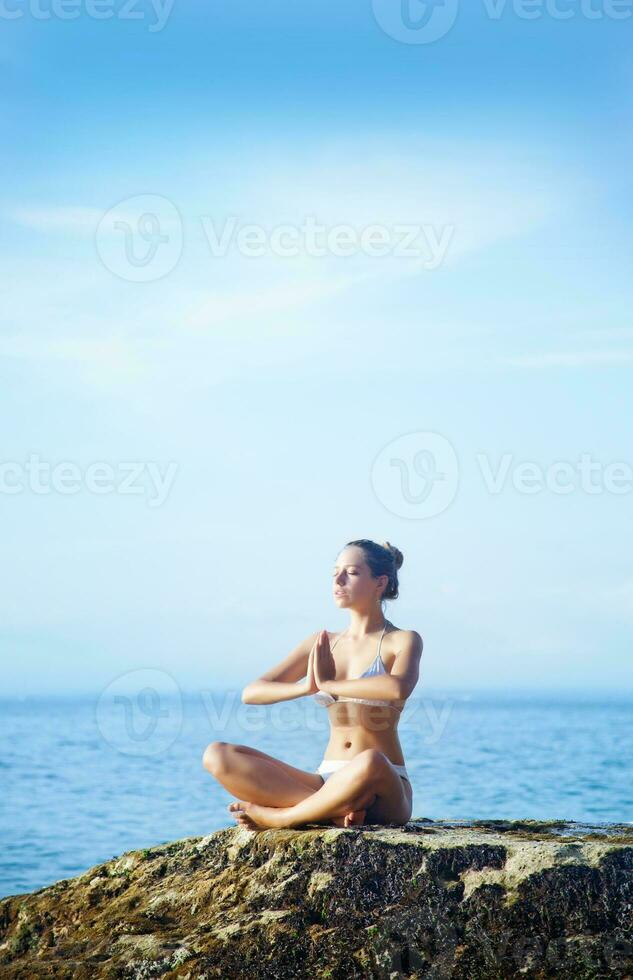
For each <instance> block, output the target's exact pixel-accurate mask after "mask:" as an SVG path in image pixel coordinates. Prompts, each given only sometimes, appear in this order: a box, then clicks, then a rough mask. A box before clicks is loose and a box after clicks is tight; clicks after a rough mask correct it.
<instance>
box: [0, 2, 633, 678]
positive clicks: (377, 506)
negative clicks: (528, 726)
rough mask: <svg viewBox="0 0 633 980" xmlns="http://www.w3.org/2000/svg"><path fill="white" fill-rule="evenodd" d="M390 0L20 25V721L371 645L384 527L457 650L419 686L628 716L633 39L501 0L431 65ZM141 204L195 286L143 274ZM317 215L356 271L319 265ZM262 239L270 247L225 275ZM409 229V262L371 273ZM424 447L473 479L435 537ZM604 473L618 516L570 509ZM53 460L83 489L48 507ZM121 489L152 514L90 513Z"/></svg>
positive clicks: (8, 385) (16, 28) (423, 616)
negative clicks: (373, 591) (37, 473)
mask: <svg viewBox="0 0 633 980" xmlns="http://www.w3.org/2000/svg"><path fill="white" fill-rule="evenodd" d="M58 2H59V0H58ZM378 3H379V0H375V3H374V6H373V8H372V4H371V3H370V2H364V3H358V2H351V3H348V4H345V5H340V4H334V3H329V2H325V3H319V4H303V5H301V6H300V7H299V5H295V4H290V3H287V2H281V0H279V2H269V3H268V4H265V5H262V4H258V3H254V2H242V3H235V4H232V5H231V6H230V9H229V7H228V5H226V6H219V5H208V4H201V3H192V2H182V0H175V2H174V4H173V7H172V8H171V9H170V11H169V12H168V15H167V17H166V20H165V23H164V25H163V26H162V29H160V30H153V29H151V28H152V26H153V25H155V24H156V20H157V18H156V12H155V11H156V8H152V6H151V4H150V3H149V2H148V0H147V2H145V3H144V4H142V3H140V2H139V3H137V4H136V5H135V7H134V8H132V9H133V10H134V11H135V12H137V13H140V14H141V16H140V17H137V18H135V19H126V18H124V17H123V15H122V7H123V4H122V3H118V4H117V3H115V0H112V4H111V7H112V9H113V16H112V17H111V18H110V19H103V20H97V19H95V18H94V17H93V16H90V15H89V13H88V10H89V9H90V8H89V6H87V4H86V2H83V0H82V2H81V3H77V9H78V10H79V16H78V17H77V18H76V19H74V20H63V19H61V18H60V17H59V16H57V15H55V14H54V13H52V14H51V16H50V17H46V16H45V13H46V11H51V10H53V11H54V10H58V9H59V7H55V5H54V4H53V3H52V2H50V3H48V4H47V3H46V2H45V0H39V4H40V5H39V6H36V4H35V0H25V2H23V3H19V2H18V0H13V2H12V3H9V2H8V0H5V4H4V6H3V8H2V10H3V11H6V10H10V11H18V12H19V13H20V16H14V17H12V18H8V17H6V16H4V15H3V16H2V17H0V64H1V65H2V73H3V85H2V95H0V100H1V101H0V106H1V110H0V111H1V113H2V123H3V135H4V139H3V152H2V172H3V180H2V185H1V190H0V222H1V227H2V231H3V235H2V244H1V245H0V248H1V260H2V270H3V279H4V285H3V290H2V293H3V304H2V313H1V334H0V357H1V358H2V368H3V371H2V377H3V384H2V389H1V394H0V398H1V408H2V415H3V419H4V421H5V425H4V438H3V441H2V460H0V462H1V463H2V464H3V465H4V470H3V473H4V479H5V484H6V485H7V486H8V487H9V490H8V491H7V490H6V487H5V489H3V492H1V493H0V515H1V520H2V538H3V545H4V547H3V549H2V555H3V561H2V565H1V568H2V591H1V600H0V601H1V603H2V605H1V609H0V614H1V622H2V626H1V627H0V644H1V649H2V652H3V656H4V660H5V666H4V668H3V675H4V689H5V691H6V692H7V693H18V694H26V693H46V692H60V693H61V692H64V691H71V692H80V691H98V690H101V689H103V688H104V687H106V686H107V685H108V684H109V683H110V682H111V680H112V679H113V678H115V677H117V676H119V675H121V674H123V673H125V672H127V671H132V670H134V669H137V668H152V669H155V670H157V671H164V672H165V673H166V675H167V674H169V675H171V676H173V677H175V678H176V679H177V681H178V683H179V684H180V685H181V686H182V687H183V689H193V690H195V689H196V688H198V687H200V686H204V687H207V688H209V687H215V686H228V685H232V684H235V685H239V684H242V683H245V682H247V681H248V680H250V679H252V677H253V676H257V674H259V673H261V672H263V671H264V670H265V669H268V668H269V667H270V666H271V665H272V664H273V663H275V662H277V661H278V660H280V659H282V658H283V657H284V656H285V655H286V654H287V653H288V652H289V650H290V649H292V647H294V646H295V645H296V643H298V642H299V640H300V639H302V638H303V637H304V636H306V635H307V634H308V633H310V632H312V631H314V630H316V629H319V628H323V627H325V628H328V629H332V630H333V629H338V628H341V627H343V626H345V625H346V619H345V617H344V614H342V613H339V612H338V611H337V610H336V609H335V607H334V605H333V602H332V600H331V597H330V572H331V567H332V564H333V562H334V559H335V556H336V554H337V553H338V551H339V549H340V548H341V546H342V545H343V544H344V543H345V542H346V541H347V540H349V539H353V538H357V537H372V538H376V539H377V540H384V539H385V538H387V539H389V540H390V541H392V542H394V543H395V544H396V545H398V547H399V548H400V549H401V550H402V551H403V553H404V556H405V561H404V566H403V569H402V573H401V579H402V587H401V598H400V599H399V600H398V602H397V603H395V604H394V605H393V606H390V608H389V612H388V615H389V618H390V619H391V620H392V621H394V622H395V623H396V624H397V625H400V626H402V627H404V628H412V629H416V630H418V631H419V632H420V633H421V634H422V636H423V637H424V641H425V652H424V654H423V665H422V680H421V683H420V686H419V689H418V693H420V694H423V693H424V690H425V689H429V690H431V689H437V688H449V687H452V686H455V685H461V686H463V687H465V688H469V689H476V688H480V687H487V688H490V687H502V688H505V689H507V688H513V689H514V688H516V689H518V688H524V687H528V688H538V689H545V688H565V687H567V688H579V689H580V688H582V689H592V690H594V689H595V690H604V691H607V690H612V691H615V690H620V691H621V690H625V689H626V690H629V691H630V690H631V689H633V675H632V672H631V669H630V642H631V627H632V625H633V573H632V571H631V564H630V550H631V549H630V541H631V529H632V528H631V499H632V490H631V479H630V478H628V482H627V473H629V471H630V468H631V466H632V465H633V446H632V436H631V427H630V418H631V400H632V399H631V368H632V365H633V343H632V341H633V323H632V321H631V291H632V290H631V275H630V266H631V237H632V234H631V200H632V198H631V193H630V174H631V172H632V170H633V167H632V164H633V159H632V158H633V152H632V138H631V132H632V127H631V121H632V120H631V116H632V112H633V109H632V107H633V55H632V54H631V51H632V50H633V49H632V47H631V40H632V37H633V23H632V22H633V16H632V17H624V16H623V17H622V18H621V19H614V17H613V16H608V15H607V13H606V12H605V11H608V10H611V9H612V8H610V7H609V6H608V4H605V6H603V7H600V3H599V0H593V6H591V7H590V5H589V2H588V0H585V2H584V3H582V4H581V3H580V0H579V2H578V3H567V4H563V3H562V0H560V3H559V7H558V8H556V7H554V6H553V5H552V2H550V3H548V4H543V6H542V8H539V9H540V16H539V17H537V18H536V19H534V20H528V19H526V18H525V17H524V16H521V14H520V11H521V9H522V8H520V7H519V6H517V4H515V5H512V4H510V3H508V4H507V5H506V6H505V8H504V12H503V14H502V15H501V16H500V17H498V18H494V17H491V16H489V15H488V13H487V11H489V10H491V9H494V7H491V4H490V2H489V3H488V6H486V4H485V3H484V2H483V0H482V2H481V3H470V4H469V5H468V6H467V7H466V5H465V4H464V3H462V5H461V7H459V8H458V12H457V17H456V20H455V23H454V25H453V27H452V28H451V29H450V30H449V31H448V32H447V33H446V34H445V35H444V36H443V37H441V38H440V39H438V40H436V41H434V42H430V43H403V42H402V40H398V39H396V38H394V37H392V36H389V35H388V34H387V33H386V32H385V31H384V30H383V29H381V27H380V24H379V20H380V15H379V14H377V16H374V14H375V13H376V12H377V11H378V10H379V8H378ZM563 7H564V8H565V9H567V10H570V11H571V12H572V16H571V17H570V18H569V19H566V20H561V19H559V18H558V17H557V16H555V14H552V12H551V11H552V10H554V11H556V10H557V9H563ZM499 9H500V8H499ZM533 9H536V8H533ZM619 9H620V10H621V12H623V13H626V12H627V10H628V8H627V7H626V5H620V8H619ZM42 10H43V11H44V14H41V15H39V16H36V13H37V11H42ZM412 10H413V12H414V13H416V11H415V10H414V8H412ZM587 11H593V12H594V16H591V17H590V16H587ZM630 12H633V8H632V10H631V11H630ZM600 13H602V16H600ZM139 202H140V203H139ZM141 204H142V207H141ZM113 209H114V210H113ZM141 213H142V214H147V213H149V214H150V215H154V216H155V219H156V221H157V222H158V225H159V226H160V231H161V234H162V235H163V237H164V239H165V240H164V241H163V242H162V243H160V244H158V246H157V253H156V254H157V256H158V258H157V259H156V261H157V262H161V261H162V262H163V263H164V265H163V266H160V267H159V266H152V265H151V264H149V265H148V266H146V267H144V266H142V264H141V265H140V266H139V265H136V266H135V265H134V264H133V263H130V262H129V261H127V259H126V258H125V256H126V255H127V254H128V253H125V251H124V249H123V232H122V230H121V229H122V228H123V227H126V228H128V230H130V233H132V232H134V233H135V234H136V236H137V237H136V238H135V239H134V242H135V244H134V246H133V247H134V248H135V249H137V251H136V252H134V251H133V254H134V255H137V256H140V255H141V254H142V252H143V249H144V248H145V239H143V236H142V234H141V235H140V238H139V234H138V231H139V228H141V225H140V224H139V215H140V214H141ZM308 219H312V220H314V221H316V222H317V223H318V224H319V226H320V227H321V228H322V229H324V231H323V234H324V235H327V234H330V233H331V231H332V229H336V228H340V226H345V227H346V228H347V229H348V231H349V229H352V232H353V233H355V234H356V235H357V242H356V250H355V251H354V245H352V247H351V248H350V250H349V254H335V250H333V249H331V248H330V249H329V250H328V249H327V248H326V254H323V255H316V254H313V253H312V252H311V251H310V249H309V248H307V247H306V244H305V238H302V235H303V234H304V232H303V231H302V229H303V228H304V226H305V222H306V220H308ZM117 222H118V224H117ZM231 222H233V225H231ZM158 225H156V226H152V227H158ZM244 226H250V227H251V229H252V228H253V227H255V228H257V229H259V230H260V235H261V236H263V237H262V240H263V242H264V246H263V254H262V255H259V256H255V255H253V254H246V253H245V250H244V249H242V250H240V248H239V247H237V246H236V244H235V240H233V241H232V244H231V247H229V248H227V249H226V250H225V251H224V253H223V254H219V255H218V254H215V255H214V254H213V251H212V248H211V247H210V243H209V238H208V235H209V231H210V230H211V232H212V233H213V234H215V233H216V232H219V233H220V232H221V230H222V228H230V227H234V228H237V229H238V230H239V229H240V228H243V227H244ZM280 226H286V227H287V228H290V229H291V230H292V229H294V234H295V238H296V240H297V241H298V242H299V244H300V248H299V253H298V254H295V255H292V256H287V255H286V256H284V255H281V254H279V253H278V251H275V249H274V248H273V247H272V246H271V241H272V238H271V236H274V234H275V229H276V230H277V232H279V229H280ZM405 226H406V227H407V228H408V229H410V232H409V233H410V234H413V232H414V231H416V229H417V231H418V232H419V234H417V238H416V248H417V249H418V251H417V252H416V254H415V255H414V256H411V255H409V256H405V255H399V254H394V252H395V251H396V250H395V249H394V250H392V251H391V252H387V253H386V254H382V255H370V254H368V252H367V250H365V249H363V248H361V247H359V246H358V240H359V239H360V235H361V233H362V232H363V230H366V229H368V228H372V227H373V228H376V227H377V228H378V229H380V230H381V233H382V234H384V235H387V236H389V240H390V242H391V243H392V244H393V243H394V242H396V240H397V239H398V235H399V234H400V235H401V232H398V229H402V228H403V227H405ZM420 229H422V231H420ZM150 231H151V229H150ZM442 235H445V238H444V239H443V240H444V242H445V243H447V244H446V248H445V249H444V250H443V251H442V250H441V254H440V252H438V253H437V254H436V255H435V258H436V259H437V260H438V261H437V263H436V264H435V265H434V264H433V261H432V259H433V254H434V253H433V243H434V242H435V243H437V242H438V241H440V240H442ZM429 249H430V251H429ZM126 263H127V264H126ZM139 270H140V271H139ZM158 272H160V273H161V274H160V275H158ZM139 276H141V277H142V276H146V278H145V280H143V281H139ZM428 433H432V434H435V435H434V436H433V437H432V438H435V437H437V438H438V439H439V440H440V444H441V445H442V446H444V447H450V450H449V449H447V450H446V451H447V452H448V453H449V455H450V453H451V452H452V453H454V467H453V470H451V471H450V473H448V476H447V472H446V471H445V472H444V476H445V478H444V479H443V480H440V482H439V483H438V484H437V486H435V487H434V488H433V489H432V492H431V497H430V500H431V503H433V500H434V499H435V505H434V506H435V512H433V506H431V507H430V510H429V509H428V508H427V510H426V511H425V506H422V505H418V504H416V503H415V502H414V503H407V500H406V499H405V497H406V494H405V495H404V496H403V493H404V491H403V490H402V474H403V473H404V471H405V470H406V469H407V467H408V475H409V488H410V491H411V493H412V494H413V498H412V499H414V501H415V500H417V499H418V498H419V497H421V496H422V490H423V489H424V486H423V484H424V477H423V476H421V475H420V473H419V471H418V470H417V469H416V466H415V465H414V459H415V457H416V453H424V452H426V451H427V450H428V439H429V436H428V435H427V434H428ZM411 434H413V436H412V438H411V439H408V437H409V435H411ZM407 439H408V441H407ZM403 440H404V441H403ZM405 442H406V446H405ZM407 447H408V448H407ZM407 452H410V453H411V455H410V457H409V458H407V456H406V454H407ZM394 454H395V455H394ZM582 454H586V455H587V456H589V457H590V459H591V460H593V461H594V462H595V464H596V466H597V469H596V474H597V477H596V478H597V480H598V483H597V486H598V492H588V491H587V489H586V488H585V489H583V486H582V481H581V480H580V478H579V477H577V475H574V477H573V479H572V482H571V486H572V489H571V491H570V492H567V493H557V492H555V490H554V489H552V486H553V484H552V477H551V467H552V466H553V465H555V464H558V465H560V464H563V465H564V466H567V467H568V468H569V467H571V468H572V470H570V472H571V471H573V467H574V466H575V465H576V464H577V461H578V459H579V458H580V457H581V456H582ZM34 455H35V456H37V457H38V458H39V459H40V460H41V461H44V463H48V464H50V465H51V467H52V466H56V465H59V464H62V463H69V464H72V465H73V466H74V467H75V471H74V472H75V474H76V473H79V474H80V476H79V486H78V489H77V490H76V492H72V493H63V492H60V491H59V490H58V489H55V487H49V488H48V490H45V491H41V492H37V491H36V490H34V489H33V488H32V485H31V484H29V482H28V479H27V476H26V475H25V474H26V473H27V471H26V469H25V461H26V460H27V459H31V458H32V457H33V456H34ZM421 458H422V457H420V458H419V459H418V462H419V461H420V459H421ZM425 458H426V457H425ZM447 458H448V457H447ZM393 459H397V460H399V461H400V462H399V463H398V465H395V464H393V463H390V462H389V460H393ZM451 459H452V457H451ZM503 459H505V460H506V465H507V466H508V468H509V470H508V472H509V474H510V475H509V477H508V480H507V482H506V483H505V485H503V486H502V487H500V488H499V489H498V492H494V489H491V486H490V485H489V484H487V483H486V480H485V473H486V472H488V470H489V469H490V470H492V471H493V472H494V471H496V469H497V467H498V466H499V465H500V464H501V463H502V460H503ZM377 460H378V461H380V460H383V463H382V464H380V462H378V463H377V462H376V461H377ZM385 460H387V462H386V463H385V462H384V461H385ZM482 460H483V461H484V462H483V463H482ZM444 463H446V459H444V460H443V462H442V465H441V466H440V469H442V466H443V465H444ZM7 464H8V468H7ZM93 464H106V465H109V466H110V467H111V468H112V470H113V471H115V472H116V473H117V474H119V475H120V472H121V466H122V465H124V464H127V465H131V466H132V467H133V468H134V467H136V470H137V472H140V473H141V478H140V479H139V481H137V483H136V486H137V487H140V488H141V489H140V490H139V492H135V493H131V492H123V491H122V487H121V483H120V480H119V482H118V483H117V487H116V488H115V489H114V490H113V492H102V493H97V492H94V490H93V489H91V485H90V486H89V484H88V479H87V476H86V473H87V470H88V468H89V467H90V466H91V465H93ZM525 464H530V466H531V467H532V469H531V470H530V472H532V473H534V472H536V473H537V474H544V476H543V479H544V485H543V488H542V489H541V490H540V491H539V492H536V493H530V492H527V491H526V489H525V484H524V483H523V484H522V483H521V475H520V473H519V475H517V472H518V471H517V468H520V467H521V466H525ZM616 464H620V465H621V466H623V467H624V469H623V470H622V471H621V472H620V482H619V484H617V480H616V482H615V483H614V471H613V467H614V466H615V465H616ZM170 465H172V467H173V470H172V472H173V473H175V476H174V478H173V480H172V481H171V483H170V484H169V486H167V485H165V487H164V488H163V490H164V491H165V493H164V499H161V497H160V493H159V492H158V491H157V490H156V485H155V483H153V482H152V481H153V480H154V479H155V477H156V473H167V472H168V467H169V466H170ZM380 465H382V466H383V469H382V471H380ZM451 465H452V464H451ZM377 467H378V469H377ZM609 467H611V469H609ZM627 467H628V470H627V469H626V468H627ZM449 468H450V467H449ZM521 472H523V471H521ZM152 474H154V476H152ZM548 474H550V475H549V476H548ZM616 475H617V474H616ZM117 479H119V477H118V476H117ZM20 480H21V481H22V489H21V490H20V491H19V492H11V490H10V485H11V484H16V481H18V482H19V481H20ZM548 480H549V483H548ZM143 481H144V482H143ZM399 481H400V482H399ZM449 484H450V486H449ZM16 485H17V484H16ZM447 486H449V489H450V491H451V492H450V494H449V497H450V499H449V497H446V496H445V497H442V493H443V492H444V489H445V488H446V487H447ZM3 487H4V484H3ZM438 488H439V494H440V496H439V498H437V493H436V492H437V491H438ZM443 488H444V489H443ZM434 494H436V496H435V498H434V496H433V495H434ZM438 499H439V503H438ZM157 500H158V501H159V502H158V503H157V502H156V501H157Z"/></svg>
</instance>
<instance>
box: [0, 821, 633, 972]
mask: <svg viewBox="0 0 633 980" xmlns="http://www.w3.org/2000/svg"><path fill="white" fill-rule="evenodd" d="M519 976H520V977H527V978H544V977H561V978H565V980H583V978H607V977H609V978H611V977H619V978H622V980H625V978H627V977H628V978H631V977H633V827H631V826H628V825H614V824H611V825H604V824H603V825H596V826H588V825H584V824H578V823H573V822H565V821H562V820H561V821H552V822H542V821H530V820H523V821H507V820H489V821H485V820H480V821H449V820H437V821H433V820H412V821H411V822H410V823H408V824H407V825H406V826H404V827H382V826H377V825H372V826H369V827H360V828H352V829H342V828H335V827H325V826H322V825H317V824H312V825H308V826H307V827H306V828H301V829H292V830H267V831H260V832H254V831H249V830H245V829H243V828H228V829H225V830H219V831H216V832H215V833H212V834H210V835H209V836H206V837H191V838H186V839H184V840H180V841H174V842H171V843H168V844H163V845H160V846H156V847H150V848H145V849H143V850H139V851H130V852H127V853H126V854H123V855H122V856H121V857H119V858H116V859H114V860H112V861H108V862H106V863H104V864H100V865H96V866H95V867H93V868H90V869H89V870H88V871H86V872H85V873H84V874H82V875H79V876H78V877H76V878H70V879H64V880H62V881H59V882H56V883H55V884H53V885H50V886H48V887H46V888H41V889H39V890H38V891H36V892H32V893H31V894H25V895H16V896H11V897H9V898H5V899H3V900H1V901H0V977H1V978H2V980H18V978H19V980H40V978H41V980H44V978H46V980H48V978H59V980H66V978H68V980H70V978H73V980H93V978H97V980H99V978H107V980H119V978H120V980H145V978H153V977H170V978H172V977H173V978H181V980H211V978H223V980H224V978H226V980H240V978H248V980H251V978H262V980H263V978H266V980H268V978H271V977H272V978H289V980H290V978H292V980H294V978H297V977H310V978H326V977H327V978H330V980H338V978H340V980H343V978H345V980H347V978H349V977H358V978H366V977H370V978H385V980H397V978H400V977H410V978H417V977H419V978H423V977H424V978H433V980H436V978H443V977H451V978H460V980H476V978H482V980H483V978H506V977H507V978H515V977H519Z"/></svg>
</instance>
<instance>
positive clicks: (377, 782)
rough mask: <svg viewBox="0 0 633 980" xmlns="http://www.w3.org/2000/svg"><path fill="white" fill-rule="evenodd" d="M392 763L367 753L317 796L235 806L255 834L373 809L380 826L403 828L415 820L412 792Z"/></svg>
mask: <svg viewBox="0 0 633 980" xmlns="http://www.w3.org/2000/svg"><path fill="white" fill-rule="evenodd" d="M406 786H407V784H405V783H404V782H403V780H402V779H401V778H400V776H399V775H398V773H397V771H396V770H395V769H394V767H393V765H392V764H391V762H390V761H389V760H388V759H387V757H386V756H385V755H384V753H382V752H380V751H379V750H378V749H366V750H365V751H363V752H359V754H358V755H356V756H354V758H353V759H351V760H350V762H349V764H348V765H347V766H344V767H343V768H342V769H339V770H338V771H337V772H335V773H333V774H332V776H330V777H329V779H328V780H327V781H326V782H325V783H323V785H322V786H321V788H320V789H317V790H316V792H312V793H307V794H306V795H303V797H302V799H300V800H299V801H298V802H296V803H294V804H290V805H285V806H284V805H282V806H271V805H262V804H259V803H255V802H251V801H244V800H241V801H240V802H239V804H232V808H235V809H236V811H237V810H239V812H241V813H242V814H243V815H244V817H245V818H246V820H247V822H246V826H250V828H251V829H253V830H258V829H263V828H266V827H276V828H279V827H299V826H301V825H302V824H306V823H319V822H324V821H328V820H331V819H332V817H336V816H340V815H341V814H343V813H345V812H347V811H350V810H358V809H361V808H366V807H370V813H371V814H372V819H373V820H374V821H375V822H378V823H395V824H398V825H402V824H404V823H406V822H407V820H409V818H410V816H411V807H412V801H411V792H410V789H406V788H405V787H406Z"/></svg>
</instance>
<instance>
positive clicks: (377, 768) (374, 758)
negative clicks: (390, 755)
mask: <svg viewBox="0 0 633 980" xmlns="http://www.w3.org/2000/svg"><path fill="white" fill-rule="evenodd" d="M385 758H386V756H385V754H384V752H381V751H380V750H379V749H364V750H363V751H362V752H359V753H358V755H357V756H355V761H356V760H358V763H357V764H358V766H359V767H360V768H361V769H362V770H363V772H364V773H365V774H366V775H368V776H376V775H378V774H379V773H381V772H382V771H383V770H384V768H385Z"/></svg>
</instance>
